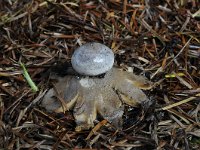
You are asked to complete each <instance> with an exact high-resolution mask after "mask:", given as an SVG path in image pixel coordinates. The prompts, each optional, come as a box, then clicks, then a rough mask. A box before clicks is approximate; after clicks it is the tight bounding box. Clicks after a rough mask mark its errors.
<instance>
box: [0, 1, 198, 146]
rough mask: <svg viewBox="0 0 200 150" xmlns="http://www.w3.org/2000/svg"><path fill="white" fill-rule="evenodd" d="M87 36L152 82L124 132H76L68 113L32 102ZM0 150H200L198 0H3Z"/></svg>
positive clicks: (0, 13)
mask: <svg viewBox="0 0 200 150" xmlns="http://www.w3.org/2000/svg"><path fill="white" fill-rule="evenodd" d="M91 41H95V42H99V43H103V44H105V45H107V46H108V47H110V48H111V49H112V50H113V52H114V53H115V58H116V59H115V65H116V66H118V67H122V68H127V69H128V68H130V67H131V68H132V70H133V71H134V73H135V74H138V75H144V76H146V77H147V78H148V79H149V80H151V81H152V82H154V83H155V84H156V85H157V86H155V87H154V88H153V89H151V90H150V91H148V97H149V99H150V101H152V103H153V105H152V106H151V108H150V109H148V111H146V113H141V112H140V111H141V109H138V108H134V109H131V110H130V111H128V112H126V113H125V114H124V125H123V129H122V130H117V129H114V128H112V129H111V128H110V127H109V125H108V124H103V125H102V126H100V127H99V124H98V123H97V124H95V125H97V126H95V127H94V128H93V129H90V130H85V131H81V132H76V131H75V121H74V118H73V115H71V113H70V112H66V113H65V114H62V115H61V114H59V115H58V114H52V113H48V112H46V111H45V109H44V108H42V107H41V106H40V102H41V99H42V96H43V95H44V92H45V91H46V90H47V89H48V88H49V87H50V86H51V82H50V81H49V75H50V73H51V72H52V71H53V70H55V69H53V68H57V69H56V70H57V71H58V70H59V71H58V72H59V73H60V75H63V74H65V67H63V66H64V65H63V64H65V63H66V62H68V63H69V62H70V58H71V56H72V54H73V51H74V50H75V49H76V48H77V47H79V46H80V45H82V44H84V43H87V42H91ZM21 63H23V64H24V67H25V68H26V70H27V72H28V73H29V74H30V79H31V80H32V81H33V82H34V83H35V84H36V86H37V87H38V89H39V90H38V91H36V90H35V91H34V89H32V88H31V87H30V86H29V84H28V82H27V79H26V78H25V77H24V75H23V74H24V73H25V72H26V70H23V68H22V65H21ZM143 112H145V111H143ZM0 149H2V150H3V149H5V150H7V149H9V150H12V149H14V150H20V149H30V150H33V149H34V150H35V149H48V150H50V149H85V150H86V149H111V150H112V149H116V150H118V149H119V150H120V149H121V150H123V149H132V150H138V149H141V150H145V149H147V150H151V149H158V150H161V149H162V150H172V149H174V150H183V149H185V150H189V149H196V150H197V149H200V4H199V1H198V0H193V1H186V0H180V1H176V0H173V1H169V0H160V1H159V0H146V1H145V0H140V1H139V0H138V1H137V0H107V1H106V0H29V1H27V0H3V1H1V3H0Z"/></svg>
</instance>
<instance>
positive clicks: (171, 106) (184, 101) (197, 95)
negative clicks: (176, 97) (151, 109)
mask: <svg viewBox="0 0 200 150" xmlns="http://www.w3.org/2000/svg"><path fill="white" fill-rule="evenodd" d="M197 97H200V93H198V94H196V95H195V96H192V97H189V98H186V99H184V100H182V101H179V102H177V103H174V104H171V105H168V106H165V107H163V108H162V110H168V109H171V108H173V107H176V106H179V105H182V104H185V103H187V102H189V101H192V100H194V99H196V98H197Z"/></svg>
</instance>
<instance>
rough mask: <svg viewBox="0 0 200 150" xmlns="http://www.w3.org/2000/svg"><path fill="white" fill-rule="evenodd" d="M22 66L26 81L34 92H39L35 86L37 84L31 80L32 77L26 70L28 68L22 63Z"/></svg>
mask: <svg viewBox="0 0 200 150" xmlns="http://www.w3.org/2000/svg"><path fill="white" fill-rule="evenodd" d="M20 66H21V67H22V69H23V75H24V77H25V79H26V81H27V82H28V84H29V86H30V87H31V89H32V90H33V91H34V92H37V91H38V87H37V86H36V85H35V83H34V82H33V80H32V79H31V77H30V75H29V74H28V71H27V70H26V67H25V65H24V64H23V63H21V62H20Z"/></svg>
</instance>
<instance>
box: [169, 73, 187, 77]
mask: <svg viewBox="0 0 200 150" xmlns="http://www.w3.org/2000/svg"><path fill="white" fill-rule="evenodd" d="M176 75H178V76H179V77H182V76H184V75H185V74H184V73H177V74H174V73H172V74H166V75H165V78H175V77H176Z"/></svg>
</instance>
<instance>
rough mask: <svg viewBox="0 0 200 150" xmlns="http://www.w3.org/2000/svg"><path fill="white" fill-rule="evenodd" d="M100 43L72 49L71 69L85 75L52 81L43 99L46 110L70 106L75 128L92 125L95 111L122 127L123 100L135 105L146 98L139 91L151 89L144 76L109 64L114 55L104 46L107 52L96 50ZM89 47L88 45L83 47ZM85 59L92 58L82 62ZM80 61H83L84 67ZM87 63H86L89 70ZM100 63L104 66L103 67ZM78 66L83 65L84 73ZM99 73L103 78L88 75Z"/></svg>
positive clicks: (83, 128) (61, 109) (85, 127)
mask: <svg viewBox="0 0 200 150" xmlns="http://www.w3.org/2000/svg"><path fill="white" fill-rule="evenodd" d="M102 45H103V44H100V43H88V44H85V45H83V46H81V47H82V48H81V47H80V48H78V49H77V50H75V52H74V55H75V56H74V55H73V56H72V66H73V67H74V66H76V67H75V68H76V69H75V68H74V69H75V70H76V71H77V72H78V73H81V74H82V75H87V76H80V77H79V76H75V75H67V76H65V77H57V83H55V85H54V88H51V89H50V90H49V91H48V92H47V93H46V95H45V96H44V98H43V100H42V106H43V107H45V108H46V110H47V111H49V112H64V111H67V110H69V109H72V110H73V115H74V118H75V121H76V124H77V127H76V130H77V131H81V130H85V129H89V128H91V127H93V126H94V120H95V119H96V117H97V114H99V115H101V116H102V117H103V118H104V119H107V120H108V121H109V122H110V123H112V124H113V125H114V126H116V127H119V128H120V127H121V126H122V115H123V113H124V104H125V103H126V104H128V105H130V106H133V107H135V106H137V105H138V104H141V103H143V102H146V101H148V98H147V96H146V95H145V94H144V92H143V91H142V90H147V89H150V88H151V85H152V84H151V82H150V81H148V80H147V79H146V78H144V77H143V76H137V75H135V74H133V73H130V72H126V71H123V70H121V69H119V68H116V67H112V66H113V62H114V54H111V53H112V51H111V50H110V49H109V48H108V47H106V46H105V47H106V48H105V49H104V50H106V51H107V50H108V52H105V51H104V50H103V52H101V50H98V48H99V47H102ZM88 46H91V47H90V48H89V49H85V48H86V47H88ZM92 48H94V51H95V52H93V51H92ZM87 50H88V51H89V52H87ZM77 51H78V52H77ZM99 51H100V53H99ZM110 51H111V53H110ZM79 52H80V53H81V52H83V55H82V54H77V53H79ZM90 54H91V55H90ZM77 55H78V56H77ZM88 55H89V56H88ZM96 55H100V56H96ZM85 58H87V59H91V60H87V62H84V60H85ZM96 58H97V59H100V58H101V59H102V60H103V62H105V63H104V64H102V63H103V62H101V63H100V64H98V63H97V64H95V63H94V61H93V60H94V59H96ZM109 58H111V61H110V60H107V59H109ZM76 59H80V60H76ZM112 59H113V60H112ZM79 61H80V62H81V61H83V66H81V63H80V62H79ZM109 61H110V64H109V65H110V66H109V67H107V68H106V69H104V67H106V65H105V64H107V63H108V62H109ZM76 62H79V63H76ZM90 64H91V65H94V66H97V68H98V69H99V68H100V69H99V70H98V71H96V70H95V69H94V68H95V67H94V66H91V67H90ZM111 64H112V65H111ZM87 65H89V66H88V68H89V69H88V68H87ZM101 65H102V66H104V65H105V66H104V67H102V66H101ZM79 67H85V69H84V70H86V73H84V70H83V69H82V68H79ZM101 67H102V68H103V69H104V70H103V69H102V68H101ZM91 68H92V69H91ZM92 70H93V71H94V72H92ZM102 70H103V71H102ZM102 73H105V76H104V77H103V78H98V77H91V76H95V75H99V74H102Z"/></svg>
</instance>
